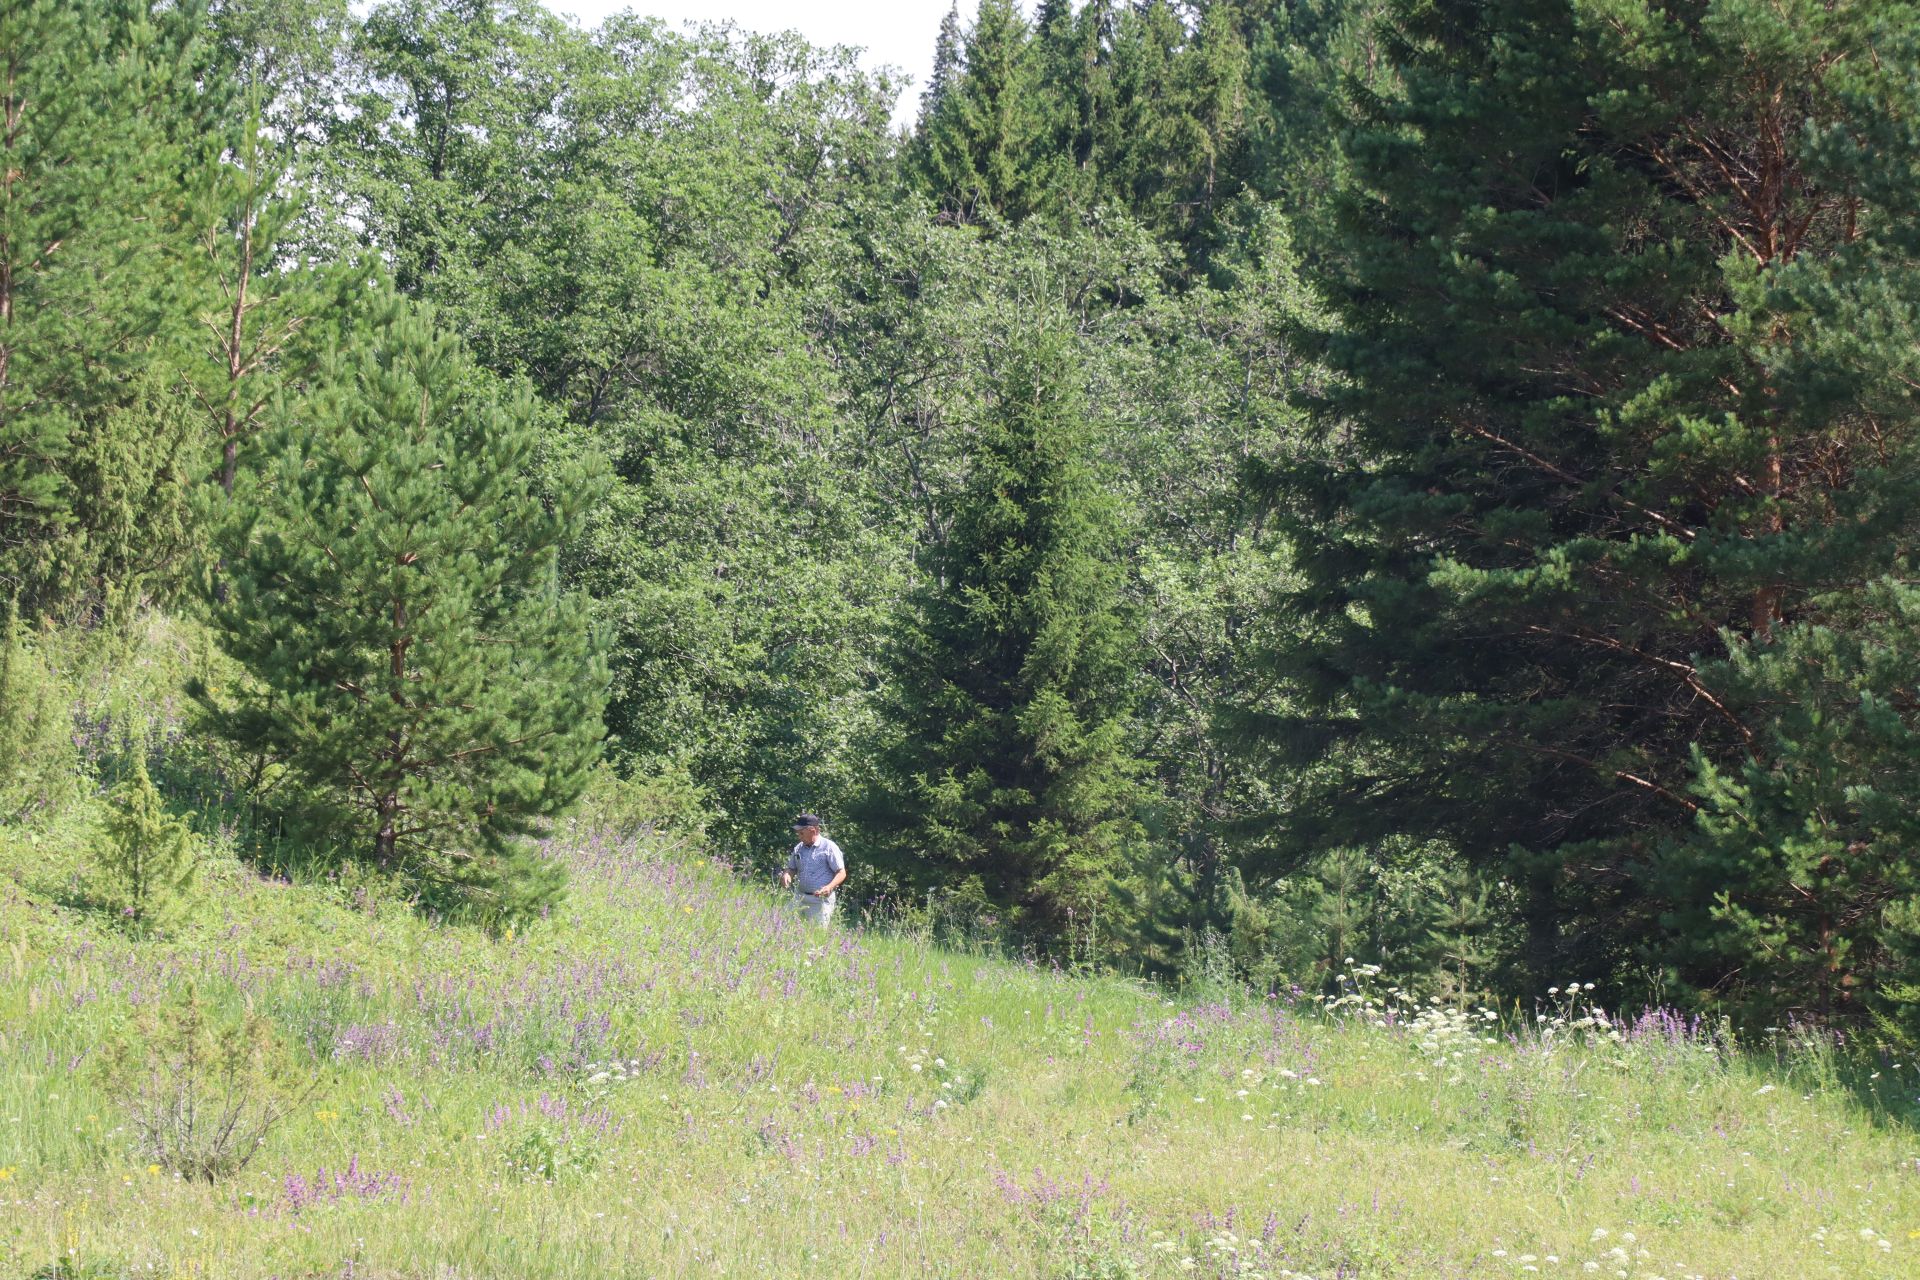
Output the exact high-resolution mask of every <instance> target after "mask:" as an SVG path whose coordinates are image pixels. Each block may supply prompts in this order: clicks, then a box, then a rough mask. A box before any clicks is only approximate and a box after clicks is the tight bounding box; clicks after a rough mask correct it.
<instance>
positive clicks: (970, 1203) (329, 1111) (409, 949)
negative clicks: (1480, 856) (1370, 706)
mask: <svg viewBox="0 0 1920 1280" xmlns="http://www.w3.org/2000/svg"><path fill="white" fill-rule="evenodd" d="M86 839H87V837H86V835H85V833H84V831H74V832H68V833H66V834H65V835H64V836H63V835H62V833H61V832H58V831H54V832H50V833H46V832H43V833H42V834H41V836H40V838H39V839H38V840H37V842H36V843H33V844H28V843H26V842H25V841H24V840H22V839H20V838H19V834H18V833H17V832H9V833H7V834H6V835H4V836H0V872H4V875H3V876H0V897H4V898H5V909H4V912H0V969H3V970H4V974H3V976H4V978H5V981H4V982H0V1170H5V1175H4V1181H0V1222H4V1224H5V1225H4V1226H0V1274H29V1273H33V1272H35V1271H40V1272H41V1273H43V1274H53V1273H52V1272H51V1271H47V1270H46V1269H47V1268H50V1267H54V1266H59V1267H63V1268H68V1269H71V1268H74V1267H78V1266H89V1267H93V1268H95V1271H94V1274H113V1275H121V1274H124V1275H231V1276H275V1275H278V1276H287V1275H347V1274H352V1275H368V1274H378V1275H392V1276H422V1277H425V1276H448V1275H460V1276H516V1277H517V1276H553V1277H574V1276H578V1277H589V1276H592V1277H600V1276H608V1275H635V1276H639V1275H645V1276H654V1275H689V1276H691V1275H702V1276H707V1275H719V1274H732V1275H772V1276H806V1275H823V1276H824V1275H869V1276H897V1275H946V1276H956V1277H957V1276H989V1275H991V1276H1002V1275H1006V1276H1049V1277H1051V1276H1076V1275H1079V1276H1134V1275H1137V1276H1157V1275H1167V1276H1173V1275H1188V1274H1200V1275H1210V1276H1243V1275H1244V1276H1255V1275H1261V1276H1288V1275H1308V1276H1315V1277H1321V1278H1322V1280H1324V1278H1325V1277H1332V1276H1340V1275H1345V1276H1361V1275H1365V1276H1406V1277H1428V1276H1504V1275H1515V1276H1523V1275H1529V1274H1534V1273H1536V1272H1538V1273H1548V1274H1550V1273H1553V1272H1556V1271H1563V1272H1566V1273H1568V1274H1573V1273H1576V1272H1577V1273H1580V1274H1603V1275H1610V1276H1616V1277H1617V1276H1621V1275H1626V1276H1629V1277H1650V1276H1656V1275H1658V1276H1667V1277H1680V1276H1691V1275H1698V1276H1715V1277H1722V1276H1760V1275H1769V1276H1790V1275H1807V1276H1815V1275H1819V1276H1828V1275H1833V1276H1842V1277H1853V1276H1860V1277H1866V1276H1893V1275H1899V1274H1903V1273H1904V1270H1905V1269H1906V1268H1909V1267H1913V1266H1915V1265H1916V1261H1915V1260H1916V1258H1917V1257H1920V1238H1916V1237H1920V1143H1916V1142H1915V1140H1914V1137H1913V1132H1912V1129H1911V1128H1910V1127H1909V1123H1910V1118H1911V1116H1912V1114H1913V1112H1912V1107H1913V1093H1914V1089H1913V1088H1912V1087H1911V1086H1912V1084H1913V1082H1912V1079H1911V1077H1912V1074H1913V1072H1912V1068H1911V1065H1910V1064H1904V1063H1903V1064H1900V1065H1899V1066H1897V1067H1896V1066H1895V1065H1894V1064H1891V1063H1884V1064H1879V1065H1878V1067H1877V1068H1876V1069H1878V1070H1879V1071H1880V1072H1881V1075H1880V1078H1879V1079H1878V1080H1863V1079H1862V1078H1856V1076H1855V1075H1854V1074H1852V1073H1853V1071H1854V1067H1853V1065H1852V1063H1853V1061H1854V1060H1853V1059H1851V1058H1849V1057H1848V1056H1847V1051H1846V1047H1845V1046H1836V1045H1834V1044H1833V1043H1832V1042H1831V1041H1830V1040H1826V1039H1822V1038H1819V1037H1814V1036H1812V1035H1810V1034H1806V1033H1799V1038H1798V1039H1795V1038H1793V1037H1792V1036H1783V1037H1781V1038H1780V1039H1779V1040H1778V1042H1777V1043H1775V1044H1773V1045H1761V1046H1756V1049H1757V1051H1756V1052H1743V1051H1740V1050H1739V1049H1737V1048H1736V1047H1734V1046H1733V1045H1732V1044H1731V1042H1730V1041H1729V1039H1728V1037H1727V1036H1726V1034H1725V1033H1724V1032H1723V1031H1722V1030H1721V1029H1718V1028H1714V1027H1711V1026H1703V1025H1699V1024H1696V1023H1689V1022H1686V1021H1683V1020H1680V1019H1678V1018H1675V1017H1672V1016H1670V1015H1654V1016H1649V1017H1647V1018H1644V1019H1636V1020H1632V1021H1626V1022H1621V1021H1616V1020H1614V1019H1612V1018H1609V1017H1606V1016H1604V1015H1601V1014H1597V1013H1596V1012H1595V1011H1593V1010H1591V1009H1589V1008H1587V1007H1586V1006H1585V1005H1584V1004H1583V1003H1581V1002H1580V1001H1579V1000H1578V999H1577V998H1575V999H1570V1000H1567V1001H1566V1002H1565V1003H1564V1004H1563V1005H1562V1006H1559V1007H1553V1008H1547V1009H1543V1010H1540V1011H1538V1013H1537V1015H1532V1014H1530V1015H1529V1016H1527V1017H1524V1018H1516V1017H1515V1016H1513V1014H1512V1012H1511V1011H1494V1010H1480V1009H1474V1008H1454V1007H1452V1006H1439V1005H1432V1004H1428V1003H1427V1002H1424V1001H1421V1000H1417V999H1415V998H1413V997H1411V996H1409V995H1407V994H1406V993H1401V992H1394V991H1391V990H1388V989H1387V988H1386V987H1385V986H1384V985H1383V984H1382V983H1381V980H1380V975H1377V974H1372V973H1368V972H1366V971H1364V970H1361V969H1358V968H1356V970H1355V971H1354V972H1353V973H1351V974H1350V975H1348V976H1349V985H1350V994H1349V995H1348V996H1343V997H1342V998H1341V999H1340V1000H1338V1001H1333V1002H1327V1004H1321V1003H1316V1002H1311V1001H1307V1002H1295V1001H1293V1000H1291V999H1287V1000H1283V999H1278V998H1270V997H1262V998H1257V999H1256V998H1253V997H1252V996H1251V995H1249V994H1247V993H1242V992H1236V991H1233V990H1231V989H1229V988H1225V987H1222V988H1219V989H1217V990H1213V991H1208V992H1202V993H1195V994H1190V995H1188V996H1184V997H1182V998H1179V999H1170V998H1169V997H1168V996H1167V994H1166V993H1164V992H1162V991H1159V990H1156V989H1153V988H1150V987H1147V986H1143V985H1140V984H1137V983H1132V982H1127V981H1122V980H1118V979H1114V978H1103V977H1097V976H1086V975H1074V974H1068V973H1061V972H1058V971H1055V970H1053V969H1051V968H1049V967H1046V966H1042V965H1037V964H1030V963H1029V964H1022V963H1013V962H1007V961H1003V960H997V959H993V958H991V957H988V956H984V955H969V954H962V953H956V952H953V951H950V950H946V949H944V948H942V947H940V946H937V945H935V944H933V943H931V942H929V941H927V940H925V939H921V938H915V937H898V936H891V935H888V934H886V933H883V932H878V931H874V930H870V929H858V928H855V929H849V930H844V931H841V932H837V933H833V934H829V935H824V936H822V935H818V934H813V933H809V932H807V931H806V930H805V929H804V928H803V927H802V925H801V923H800V922H799V921H797V920H796V919H794V918H793V917H792V916H790V915H789V914H787V912H786V911H785V910H784V908H783V905H782V903H781V901H780V899H779V898H778V897H777V896H776V895H773V894H771V893H769V892H765V891H763V890H761V889H760V888H759V887H758V886H755V885H751V884H746V883H743V882H742V881H741V880H740V879H739V878H737V877H735V876H734V875H733V874H731V873H730V872H729V871H728V870H727V869H725V868H723V867H719V866H716V865H713V864H711V863H707V862H704V861H703V860H702V859H701V858H700V857H699V855H698V854H697V853H695V852H692V851H689V850H685V849H681V850H677V851H672V852H665V851H662V850H661V849H660V848H658V847H656V846H653V845H650V844H647V843H639V842H633V841H624V842H623V841H619V840H615V839H612V838H610V837H608V836H606V835H604V834H596V833H593V832H589V831H584V830H582V831H576V832H573V833H570V834H569V835H567V836H565V837H564V838H561V839H557V840H555V841H554V842H553V843H552V845H551V846H550V849H549V853H550V856H553V857H555V858H559V859H563V860H564V861H566V863H567V864H568V865H569V867H570V869H571V871H572V873H573V884H574V889H573V894H572V897H571V899H570V901H569V903H568V904H567V905H566V906H565V907H563V908H562V909H561V910H559V911H557V912H556V913H554V915H553V916H552V917H551V918H550V919H548V920H546V921H543V922H541V923H540V924H539V925H537V926H536V927H534V928H533V929H531V930H528V931H525V932H520V933H517V934H514V935H512V936H502V937H497V938H496V937H491V936H489V935H487V934H485V933H482V932H480V931H477V930H473V929H465V928H458V927H435V926H432V925H429V924H427V923H425V922H423V921H422V920H420V919H419V918H418V917H417V916H416V915H414V914H413V913H412V912H410V911H408V910H407V909H406V907H405V904H403V903H398V902H394V901H391V900H387V899H383V898H381V897H380V896H379V895H378V894H377V893H373V892H370V891H369V890H368V888H367V886H365V885H357V886H343V885H341V884H339V883H337V882H331V881H328V880H325V879H314V880H310V881H303V882H300V883H288V882H285V881H282V880H278V879H268V878H264V877H261V876H258V875H255V874H253V873H250V872H247V871H245V870H243V869H242V868H241V867H240V866H239V865H238V864H237V863H234V862H233V861H232V860H231V858H230V857H229V858H228V859H227V860H226V861H225V862H223V863H221V864H220V865H219V866H217V867H216V868H215V869H214V880H215V883H216V886H217V891H216V892H215V893H214V894H213V895H212V896H210V897H209V898H208V899H207V900H206V901H204V902H203V904H202V907H201V910H200V914H199V915H198V917H197V918H195V919H194V920H193V921H192V922H191V923H190V924H189V925H188V926H186V927H185V928H183V929H182V930H181V931H180V932H179V933H178V934H177V935H176V936H174V937H173V938H171V939H170V940H168V941H164V942H138V941H134V940H130V939H126V938H123V937H121V936H119V935H118V934H116V933H114V932H113V931H112V930H111V929H109V928H106V927H104V926H103V925H102V923H101V922H100V920H99V918H98V917H96V916H94V915H92V914H89V913H87V912H85V911H81V910H77V909H74V908H72V907H62V906H59V905H56V904H54V903H52V902H51V900H50V899H48V898H46V897H44V896H42V895H40V894H39V893H37V892H36V891H35V888H34V886H36V885H44V884H46V883H48V882H50V881H60V880H62V879H64V878H67V877H70V876H71V875H73V874H77V866H76V867H69V866H67V865H66V864H67V863H69V862H76V861H77V860H78V859H81V858H83V857H84V856H85V845H86ZM29 899H30V900H29ZM189 978H192V979H193V980H194V981H195V982H196V985H197V986H198V988H199V989H200V990H201V991H202V993H203V994H204V995H205V996H206V997H207V998H208V999H209V1000H210V1001H212V1002H213V1003H214V1004H215V1005H216V1007H224V1008H225V1009H226V1010H227V1011H228V1012H229V1014H231V1015H232V1016H235V1017H238V1016H240V1014H241V1013H242V1011H243V1010H246V1009H252V1010H255V1011H257V1012H259V1013H261V1014H264V1015H265V1016H266V1017H267V1018H268V1019H269V1020H270V1022H271V1024H272V1025H273V1027H274V1028H275V1029H276V1032H277V1034H278V1035H279V1036H280V1037H281V1039H282V1041H283V1044H284V1045H285V1046H286V1047H287V1048H288V1049H289V1050H290V1051H291V1053H292V1056H293V1058H294V1059H295V1061H296V1062H297V1063H298V1069H299V1070H300V1071H302V1072H307V1073H312V1074H313V1075H315V1076H317V1077H318V1078H319V1079H320V1082H321V1083H320V1088H319V1091H318V1092H317V1093H316V1094H315V1095H314V1098H313V1099H312V1101H311V1102H310V1104H308V1105H307V1106H306V1107H304V1108H303V1109H302V1111H301V1112H300V1113H299V1114H297V1115H295V1116H293V1117H291V1118H290V1119H289V1120H288V1121H287V1122H286V1123H285V1125H284V1126H283V1127H282V1129H280V1130H279V1131H276V1132H275V1134H274V1135H273V1137H272V1138H271V1140H270V1144H269V1146H268V1147H267V1148H266V1149H264V1150H263V1151H262V1153H261V1155H260V1156H259V1158H258V1159H257V1160H256V1161H255V1162H254V1165H253V1166H252V1167H251V1168H249V1169H248V1170H247V1171H246V1173H245V1174H243V1175H242V1176H240V1177H238V1178H236V1179H233V1180H230V1181H227V1182H222V1183H219V1184H216V1185H214V1186H212V1187H207V1186H204V1185H195V1184H192V1183H189V1182H187V1181H184V1180H179V1179H174V1178H170V1177H168V1176H166V1175H165V1174H164V1173H159V1172H155V1171H154V1170H153V1169H152V1168H150V1167H149V1166H148V1165H146V1164H143V1163H141V1162H140V1161H138V1160H137V1159H136V1158H135V1157H134V1156H133V1154H132V1142H131V1141H130V1135H129V1133H128V1132H127V1130H126V1127H125V1119H124V1117H123V1116H122V1114H121V1113H120V1112H119V1111H118V1110H117V1104H116V1100H115V1098H113V1097H112V1096H111V1095H110V1094H109V1093H108V1092H107V1090H106V1089H105V1087H104V1086H103V1084H102V1080H101V1077H100V1075H99V1074H98V1073H97V1072H96V1071H95V1070H94V1069H93V1063H94V1062H95V1061H96V1059H97V1058H98V1056H99V1055H100V1054H101V1053H102V1051H103V1047H104V1046H106V1045H109V1044H112V1043H114V1042H115V1040H116V1038H117V1037H121V1036H123V1035H124V1034H126V1031H125V1029H126V1027H127V1026H128V1025H129V1023H130V1021H131V1019H132V1016H133V1014H134V1013H135V1011H136V1010H138V1009H140V1008H143V1007H147V1006H148V1005H150V1004H151V1003H152V1002H155V1001H158V1000H160V999H162V998H164V997H165V996H166V994H167V993H168V992H170V991H172V990H174V989H175V988H176V987H178V986H179V985H181V984H182V983H184V982H185V981H186V980H187V979H189ZM1329 1004H1330V1005H1331V1007H1328V1005H1329ZM1869 1065H1870V1066H1871V1064H1869ZM1867 1074H1868V1075H1871V1071H1870V1070H1869V1071H1868V1072H1867ZM1867 1084H1870V1085H1872V1090H1870V1091H1866V1092H1863V1087H1864V1085H1867ZM1876 1099H1877V1100H1876ZM1863 1101H1864V1103H1865V1105H1863Z"/></svg>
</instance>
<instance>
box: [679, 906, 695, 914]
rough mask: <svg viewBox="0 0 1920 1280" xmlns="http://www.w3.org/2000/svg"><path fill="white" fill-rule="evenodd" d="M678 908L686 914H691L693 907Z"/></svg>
mask: <svg viewBox="0 0 1920 1280" xmlns="http://www.w3.org/2000/svg"><path fill="white" fill-rule="evenodd" d="M680 909H681V910H682V911H684V912H686V913H687V914H688V915H692V914H693V908H692V907H682V908H680Z"/></svg>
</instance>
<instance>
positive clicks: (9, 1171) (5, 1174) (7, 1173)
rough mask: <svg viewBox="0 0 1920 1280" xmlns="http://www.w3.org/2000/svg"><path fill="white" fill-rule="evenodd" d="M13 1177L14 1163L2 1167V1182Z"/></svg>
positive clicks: (0, 1180)
mask: <svg viewBox="0 0 1920 1280" xmlns="http://www.w3.org/2000/svg"><path fill="white" fill-rule="evenodd" d="M12 1177H13V1166H12V1165H8V1166H7V1167H6V1168H4V1169H0V1182H6V1181H8V1180H9V1179H11V1178H12Z"/></svg>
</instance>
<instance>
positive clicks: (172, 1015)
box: [100, 984, 319, 1182]
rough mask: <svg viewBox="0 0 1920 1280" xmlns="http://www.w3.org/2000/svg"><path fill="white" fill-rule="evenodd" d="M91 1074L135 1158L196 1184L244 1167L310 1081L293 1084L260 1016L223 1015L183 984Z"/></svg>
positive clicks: (142, 1016)
mask: <svg viewBox="0 0 1920 1280" xmlns="http://www.w3.org/2000/svg"><path fill="white" fill-rule="evenodd" d="M100 1075H101V1078H102V1083H103V1084H104V1086H105V1087H106V1089H107V1091H108V1093H109V1094H110V1095H111V1096H112V1097H113V1098H114V1100H115V1102H116V1103H117V1104H118V1105H119V1107H120V1108H121V1109H122V1110H123V1111H124V1112H125V1114H126V1117H127V1121H128V1125H129V1128H130V1129H131V1131H132V1133H133V1141H134V1145H135V1149H136V1151H137V1152H138V1155H139V1158H140V1159H142V1160H149V1161H152V1162H153V1163H155V1164H157V1165H159V1166H160V1167H161V1168H162V1169H165V1170H167V1171H169V1172H171V1173H176V1174H178V1175H180V1176H181V1177H183V1178H187V1179H190V1180H193V1181H203V1182H215V1181H218V1180H219V1179H222V1178H229V1177H233V1176H234V1175H236V1174H238V1173H240V1172H241V1171H242V1170H244V1169H245V1168H246V1167H247V1166H248V1165H249V1164H251V1163H252V1162H253V1160H254V1158H255V1157H256V1156H258V1155H259V1154H260V1151H261V1149H262V1148H263V1147H264V1146H265V1145H266V1140H267V1136H268V1135H269V1134H270V1133H271V1132H272V1131H273V1129H274V1127H275V1126H276V1125H278V1124H279V1123H280V1121H281V1120H283V1119H285V1118H286V1116H287V1113H288V1112H289V1111H290V1110H291V1109H292V1108H293V1107H295V1106H297V1105H298V1104H299V1102H300V1101H302V1100H303V1099H304V1098H306V1097H307V1096H309V1095H311V1094H312V1092H313V1090H314V1089H315V1088H317V1087H318V1085H319V1080H318V1079H317V1078H316V1079H313V1080H311V1081H310V1082H308V1083H305V1084H301V1083H299V1082H298V1077H297V1076H296V1075H295V1074H294V1071H293V1067H292V1065H291V1063H290V1062H289V1061H288V1060H287V1058H286V1057H285V1054H284V1051H283V1050H282V1049H281V1048H280V1046H279V1044H278V1041H277V1039H276V1037H275V1035H274V1031H273V1027H272V1025H271V1024H270V1023H269V1022H267V1020H266V1019H264V1018H262V1017H259V1016H258V1015H256V1014H253V1013H247V1014H246V1015H244V1016H242V1017H238V1018H235V1017H230V1016H227V1015H225V1014H223V1013H222V1012H221V1011H219V1010H216V1009H213V1008H210V1007H209V1006H208V1004H207V1002H206V1001H205V1000H203V999H202V998H201V996H200V993H199V991H198V990H197V989H196V988H195V987H194V986H193V985H191V984H188V985H187V986H185V987H183V988H181V989H180V990H179V992H178V993H176V994H175V995H174V996H172V997H171V998H170V999H168V1000H166V1001H164V1002H162V1003H160V1004H158V1005H156V1006H150V1007H147V1008H143V1009H142V1010H140V1011H139V1012H138V1013H137V1014H136V1015H135V1016H134V1017H133V1019H132V1020H131V1023H130V1025H129V1026H128V1027H127V1028H126V1030H125V1031H124V1032H123V1034H122V1035H121V1036H119V1037H118V1038H117V1039H116V1040H115V1041H114V1042H113V1043H112V1044H111V1045H109V1046H108V1048H107V1050H106V1052H105V1054H104V1055H103V1056H102V1059H101V1065H100Z"/></svg>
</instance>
